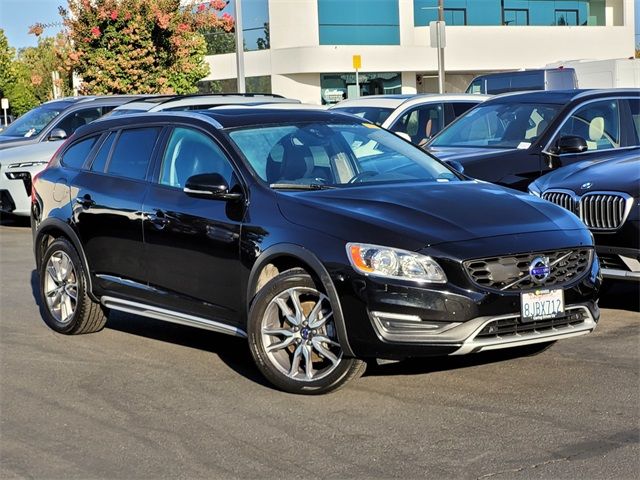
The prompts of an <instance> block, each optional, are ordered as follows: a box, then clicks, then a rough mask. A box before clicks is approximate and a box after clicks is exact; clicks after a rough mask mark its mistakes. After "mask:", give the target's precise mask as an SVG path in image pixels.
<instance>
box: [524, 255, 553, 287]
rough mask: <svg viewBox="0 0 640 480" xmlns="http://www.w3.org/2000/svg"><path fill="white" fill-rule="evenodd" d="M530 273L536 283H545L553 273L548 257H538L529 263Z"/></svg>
mask: <svg viewBox="0 0 640 480" xmlns="http://www.w3.org/2000/svg"><path fill="white" fill-rule="evenodd" d="M529 275H531V278H532V279H533V281H534V282H536V283H544V281H545V280H546V279H547V278H549V275H551V266H550V265H549V258H548V257H536V258H534V259H533V261H532V262H531V264H530V265H529Z"/></svg>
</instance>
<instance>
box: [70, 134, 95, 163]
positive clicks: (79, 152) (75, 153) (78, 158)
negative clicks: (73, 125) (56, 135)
mask: <svg viewBox="0 0 640 480" xmlns="http://www.w3.org/2000/svg"><path fill="white" fill-rule="evenodd" d="M97 139H98V136H97V135H96V136H93V137H89V138H85V139H84V140H80V141H79V142H76V143H74V144H73V145H71V146H70V147H69V148H68V149H67V150H66V151H65V152H64V153H63V154H62V165H64V166H65V167H70V168H77V169H80V168H82V165H84V162H85V161H86V160H87V157H88V156H89V153H91V149H92V148H93V146H94V145H95V143H96V140H97Z"/></svg>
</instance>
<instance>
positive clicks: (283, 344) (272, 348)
mask: <svg viewBox="0 0 640 480" xmlns="http://www.w3.org/2000/svg"><path fill="white" fill-rule="evenodd" d="M294 340H295V339H294V338H293V337H289V338H285V339H284V340H283V341H281V342H277V343H272V344H271V345H269V346H268V347H267V352H275V351H276V350H282V349H283V348H287V347H288V346H289V345H291V344H292V343H293V341H294Z"/></svg>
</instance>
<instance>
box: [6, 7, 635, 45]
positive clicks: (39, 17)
mask: <svg viewBox="0 0 640 480" xmlns="http://www.w3.org/2000/svg"><path fill="white" fill-rule="evenodd" d="M245 1H246V0H245ZM66 4H67V2H66V0H0V28H2V29H4V31H5V34H6V35H7V37H8V39H9V44H10V45H11V46H13V47H16V48H20V47H28V46H33V45H35V44H36V38H35V36H33V35H28V34H27V30H28V29H29V26H30V25H33V24H34V23H36V22H41V23H52V22H59V21H60V15H58V6H59V5H64V6H66ZM635 17H636V18H635V20H636V21H635V25H636V44H638V43H640V0H635ZM58 29H59V28H58V27H53V28H50V29H48V30H46V34H47V35H53V34H55V33H56V32H57V31H58Z"/></svg>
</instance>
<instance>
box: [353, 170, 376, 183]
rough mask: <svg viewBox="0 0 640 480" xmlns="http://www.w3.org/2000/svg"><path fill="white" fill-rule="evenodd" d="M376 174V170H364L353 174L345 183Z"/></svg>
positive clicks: (356, 181) (359, 180) (355, 181)
mask: <svg viewBox="0 0 640 480" xmlns="http://www.w3.org/2000/svg"><path fill="white" fill-rule="evenodd" d="M376 175H378V172H374V171H373V170H365V171H363V172H360V173H357V174H356V175H354V176H353V177H352V178H351V179H350V180H349V181H348V182H347V183H358V182H361V181H362V180H364V179H365V178H368V177H375V176H376Z"/></svg>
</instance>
